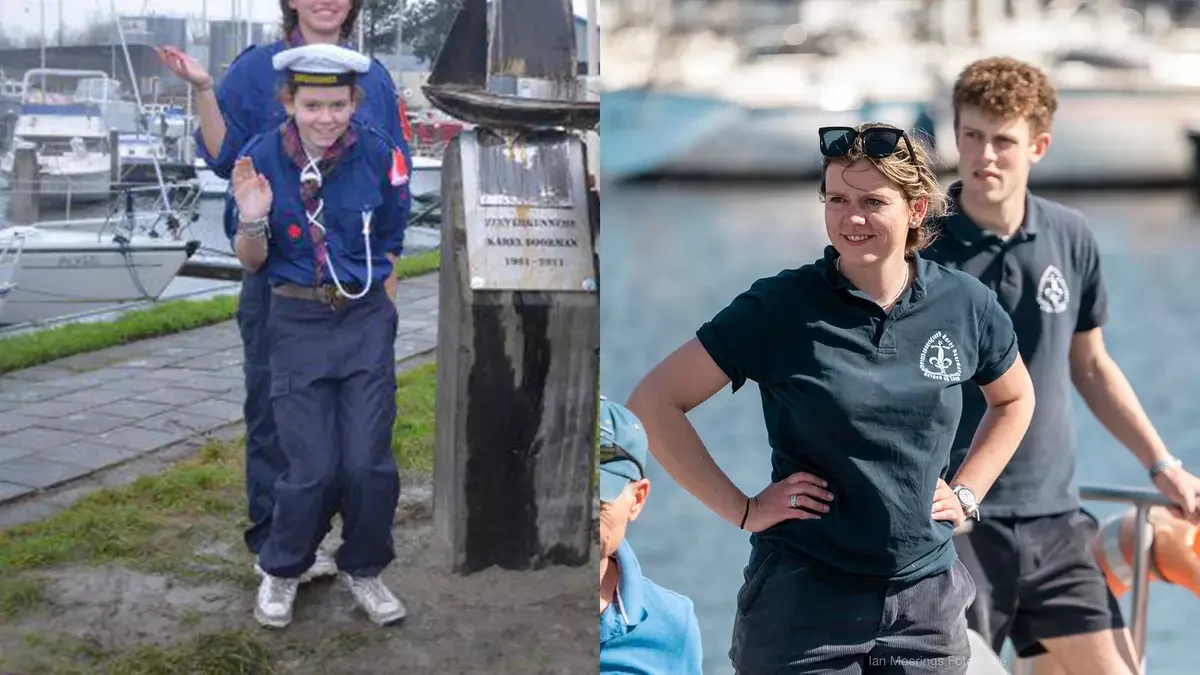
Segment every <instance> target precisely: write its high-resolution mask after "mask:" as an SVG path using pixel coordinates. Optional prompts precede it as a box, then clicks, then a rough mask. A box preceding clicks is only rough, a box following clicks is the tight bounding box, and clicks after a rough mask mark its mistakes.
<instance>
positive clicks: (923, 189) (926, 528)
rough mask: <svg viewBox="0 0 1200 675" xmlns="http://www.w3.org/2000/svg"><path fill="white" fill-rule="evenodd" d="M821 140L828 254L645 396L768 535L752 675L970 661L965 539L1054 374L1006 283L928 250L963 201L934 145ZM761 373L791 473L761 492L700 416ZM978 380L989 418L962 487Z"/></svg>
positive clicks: (746, 521) (640, 410) (757, 579)
mask: <svg viewBox="0 0 1200 675" xmlns="http://www.w3.org/2000/svg"><path fill="white" fill-rule="evenodd" d="M819 140H820V145H821V151H822V153H823V155H824V157H825V161H824V168H823V179H822V182H821V190H820V194H821V197H822V198H823V199H824V202H825V230H826V234H827V235H828V237H829V242H830V245H829V246H828V247H827V248H826V250H825V255H824V257H822V258H821V259H820V260H817V261H816V262H814V263H810V264H807V265H804V266H801V267H798V268H796V269H791V270H785V271H783V272H780V273H779V274H777V275H775V276H773V277H768V278H764V279H760V280H759V281H757V282H755V283H754V284H753V285H752V286H751V287H750V289H749V290H747V291H745V292H743V293H742V294H740V295H739V296H737V297H736V298H735V299H734V300H733V302H732V303H730V304H729V306H727V307H726V308H725V309H723V310H721V311H720V312H719V313H718V314H717V315H716V317H715V318H713V319H712V320H711V321H709V322H707V323H705V324H704V325H703V326H701V327H700V329H699V330H698V331H697V334H696V338H694V339H692V340H690V341H688V342H687V343H685V344H684V345H683V346H682V347H680V348H679V349H678V350H676V351H675V352H674V353H672V354H671V355H669V356H668V357H667V358H666V359H664V360H663V361H662V362H661V363H660V364H658V366H657V367H655V368H654V369H653V370H652V371H651V372H650V374H649V375H647V376H646V378H645V379H643V380H642V382H641V383H640V384H639V385H638V386H637V387H636V389H635V390H634V392H633V394H632V395H631V396H630V398H629V402H628V404H627V405H628V407H629V409H630V410H632V411H633V412H634V414H636V415H637V416H638V417H639V418H640V419H641V420H642V423H643V425H644V426H645V429H646V433H647V435H648V436H649V439H650V447H651V448H652V449H653V454H654V456H655V457H656V458H657V459H658V460H659V462H660V463H661V464H662V465H663V468H664V469H665V470H666V471H667V473H668V474H669V475H670V476H671V477H672V478H674V479H675V480H676V481H678V482H679V484H680V485H682V486H683V487H684V488H685V489H686V490H688V492H690V493H691V494H692V495H693V496H695V497H696V498H697V499H699V500H700V501H701V502H703V503H704V504H705V506H707V507H708V508H709V509H711V510H712V511H714V512H715V513H717V514H718V515H720V516H721V517H723V518H725V520H727V521H728V522H730V523H732V524H733V525H734V526H737V527H741V528H743V529H745V530H748V531H750V532H752V533H754V534H753V535H752V536H751V543H752V552H751V555H750V562H749V564H748V565H747V567H746V570H745V583H744V584H743V586H742V588H741V590H740V591H739V592H738V596H737V602H736V605H737V615H736V619H735V622H734V635H733V645H732V647H731V649H730V657H731V659H732V660H733V665H734V667H735V669H736V670H737V672H738V673H739V674H741V675H760V674H766V673H771V674H774V673H789V674H791V673H795V674H801V673H834V672H837V673H872V672H878V673H883V672H887V673H906V674H926V673H928V674H929V675H933V674H934V673H936V674H938V675H945V674H947V673H963V672H965V670H966V667H967V660H968V658H969V655H970V647H969V645H968V642H967V627H966V619H965V615H964V610H965V608H966V607H967V605H968V603H970V602H971V600H972V598H973V597H974V594H975V589H974V585H973V583H972V581H971V578H970V576H969V575H968V574H967V573H966V571H965V569H964V568H963V566H962V565H961V563H959V562H958V560H957V556H956V555H955V551H954V545H953V542H952V533H953V530H954V528H955V527H956V526H957V525H959V524H961V523H962V521H963V518H964V512H966V513H969V514H976V513H977V507H976V504H977V502H978V500H979V499H982V497H983V496H984V495H985V494H986V492H987V490H988V488H989V487H990V486H991V484H992V481H993V480H995V478H996V476H997V475H998V474H999V473H1000V471H1001V469H1003V468H1004V465H1005V464H1006V463H1007V462H1008V460H1009V459H1010V458H1011V457H1012V454H1013V452H1014V451H1015V450H1016V447H1017V444H1018V443H1019V442H1020V440H1021V437H1022V436H1023V435H1024V433H1025V430H1026V428H1027V427H1028V425H1029V420H1030V417H1031V416H1032V414H1033V405H1034V403H1033V387H1032V385H1031V384H1030V380H1029V375H1028V373H1027V372H1026V370H1025V366H1024V363H1023V362H1022V361H1021V358H1020V354H1019V353H1018V351H1017V342H1016V337H1015V335H1014V333H1013V328H1012V324H1011V323H1010V322H1009V319H1008V315H1007V314H1006V313H1005V312H1004V311H1003V309H1001V308H1000V306H999V305H998V303H997V301H996V298H995V296H994V294H992V293H991V291H989V290H988V289H987V288H985V287H984V286H983V285H982V284H981V283H980V282H979V281H977V280H976V279H974V278H972V277H970V276H968V275H966V274H961V273H958V272H953V271H950V270H948V269H946V268H944V267H941V266H939V265H936V264H933V263H930V262H928V261H926V260H923V259H922V258H921V257H920V255H919V254H918V251H919V249H920V248H922V246H923V245H924V244H925V243H927V241H928V240H929V238H930V233H929V231H928V225H927V223H928V222H929V219H930V218H931V217H935V216H937V215H940V212H941V211H942V210H943V209H944V206H943V204H944V200H943V198H942V196H941V192H942V191H941V190H940V189H939V187H938V185H937V179H936V177H935V176H934V174H933V172H932V171H931V169H930V167H929V163H928V160H927V158H926V156H925V152H924V150H923V149H922V148H921V146H920V145H919V144H916V143H912V142H911V141H910V139H909V137H908V135H907V134H906V133H904V132H903V131H901V130H900V129H895V128H892V127H888V126H884V125H878V124H871V125H863V126H860V127H857V128H850V127H834V128H824V129H821V130H820V138H819ZM747 380H753V381H754V382H756V383H757V384H758V389H759V393H760V395H761V397H762V407H763V416H764V422H765V424H766V427H767V437H768V438H769V440H770V444H771V451H772V454H771V464H772V467H773V471H772V476H771V481H772V482H771V484H770V485H768V486H767V487H766V488H765V489H764V490H763V491H762V492H760V493H759V494H757V495H755V496H751V497H748V496H746V495H745V494H743V493H742V491H741V490H740V489H738V487H737V486H735V485H734V484H733V482H732V481H730V480H729V478H728V477H727V476H726V475H725V474H724V472H722V471H721V469H720V468H719V467H718V466H717V465H716V463H715V462H714V461H713V459H712V457H711V455H709V453H708V450H707V449H706V448H705V447H704V443H703V441H702V440H701V439H700V437H699V436H698V435H697V434H696V431H695V430H694V429H693V428H692V426H691V424H690V423H689V422H688V419H687V412H688V411H690V410H692V409H693V408H695V407H696V406H699V405H700V404H701V403H703V402H704V401H706V400H708V399H709V398H711V397H712V396H713V395H714V394H716V393H717V392H718V391H720V390H721V389H723V388H724V387H725V386H726V385H727V384H730V383H732V386H733V390H734V391H737V390H738V389H740V388H741V387H742V385H744V384H745V383H746V381H747ZM967 380H973V381H975V382H977V383H979V384H980V385H981V387H982V389H983V392H984V394H985V396H986V397H987V400H988V404H989V406H990V407H989V412H988V414H987V416H986V417H985V418H984V420H983V423H982V424H981V425H980V428H979V432H978V433H977V434H976V436H975V444H974V447H973V448H972V451H971V453H970V456H969V457H968V458H967V459H966V460H965V461H964V463H963V465H962V467H961V469H960V471H959V472H958V474H957V475H956V476H953V477H951V478H950V480H949V483H948V484H947V485H946V487H945V489H941V488H940V487H939V486H940V483H941V479H942V473H943V472H944V471H945V470H946V466H947V463H948V461H949V453H950V447H951V443H952V441H953V440H954V434H955V430H956V427H957V425H958V419H959V416H960V414H961V410H962V395H961V392H960V385H961V384H962V383H963V382H964V381H967ZM946 490H952V491H953V493H952V499H951V500H950V503H949V504H948V503H947V500H946V499H945V496H946V495H945V494H943V493H944V492H945V491H946ZM935 495H936V498H935ZM948 507H949V508H948ZM935 511H936V512H937V514H936V516H935V515H934V512H935Z"/></svg>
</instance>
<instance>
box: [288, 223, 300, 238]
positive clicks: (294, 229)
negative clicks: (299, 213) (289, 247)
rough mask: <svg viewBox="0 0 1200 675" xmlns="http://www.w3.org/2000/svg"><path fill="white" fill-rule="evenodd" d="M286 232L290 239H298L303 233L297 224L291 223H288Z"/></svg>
mask: <svg viewBox="0 0 1200 675" xmlns="http://www.w3.org/2000/svg"><path fill="white" fill-rule="evenodd" d="M287 234H288V239H291V240H292V241H300V237H301V236H302V235H303V234H304V232H303V231H302V230H301V229H300V226H299V225H297V224H295V223H292V224H291V225H288V229H287Z"/></svg>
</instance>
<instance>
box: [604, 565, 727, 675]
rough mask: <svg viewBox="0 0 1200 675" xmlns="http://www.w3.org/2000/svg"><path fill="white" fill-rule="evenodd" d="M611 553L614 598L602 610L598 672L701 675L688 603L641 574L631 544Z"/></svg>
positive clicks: (695, 627) (695, 625)
mask: <svg viewBox="0 0 1200 675" xmlns="http://www.w3.org/2000/svg"><path fill="white" fill-rule="evenodd" d="M615 557H616V559H617V567H618V569H619V570H620V577H619V580H618V582H617V597H616V598H615V599H614V600H613V602H611V603H609V605H608V608H607V609H605V610H604V612H603V613H601V614H600V674H601V675H605V674H606V673H610V674H615V673H633V674H636V675H701V674H702V673H703V672H704V671H703V670H702V669H701V660H702V656H701V655H702V650H701V647H700V624H699V622H697V621H696V612H695V610H694V609H693V607H692V601H691V600H689V599H688V598H686V597H684V596H682V595H679V594H678V593H674V592H672V591H669V590H667V589H665V588H663V587H661V586H659V585H657V584H655V583H654V582H652V581H650V580H649V579H647V578H646V577H644V576H642V566H641V565H639V564H638V560H637V556H635V555H634V554H633V549H632V548H631V547H630V546H629V542H627V541H625V542H621V546H620V547H619V548H618V549H617V553H616V556H615Z"/></svg>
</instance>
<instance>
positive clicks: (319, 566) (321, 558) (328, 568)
mask: <svg viewBox="0 0 1200 675" xmlns="http://www.w3.org/2000/svg"><path fill="white" fill-rule="evenodd" d="M254 571H255V572H256V573H257V574H258V576H260V577H261V576H263V575H265V574H266V572H264V571H263V568H262V567H260V566H259V564H258V563H257V562H255V563H254ZM337 571H338V569H337V562H336V561H335V560H334V559H333V556H332V555H330V554H329V553H327V552H326V551H325V550H324V549H320V548H319V549H317V559H316V560H314V561H313V564H312V567H310V568H308V569H307V570H305V571H304V574H301V575H300V583H302V584H306V583H308V582H310V581H313V580H315V579H319V578H320V577H332V576H337Z"/></svg>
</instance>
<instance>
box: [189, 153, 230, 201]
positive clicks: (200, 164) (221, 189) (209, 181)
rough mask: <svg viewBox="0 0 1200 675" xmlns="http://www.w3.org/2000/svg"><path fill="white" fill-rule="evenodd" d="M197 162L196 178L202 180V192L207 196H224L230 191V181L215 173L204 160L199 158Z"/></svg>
mask: <svg viewBox="0 0 1200 675" xmlns="http://www.w3.org/2000/svg"><path fill="white" fill-rule="evenodd" d="M195 164H196V179H197V180H199V181H200V194H201V195H203V196H205V197H224V196H225V194H226V193H227V192H228V191H229V181H227V180H225V179H224V178H221V177H219V176H217V174H215V173H213V171H212V169H210V168H208V165H207V164H205V163H204V160H202V159H197V160H196V162H195Z"/></svg>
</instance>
